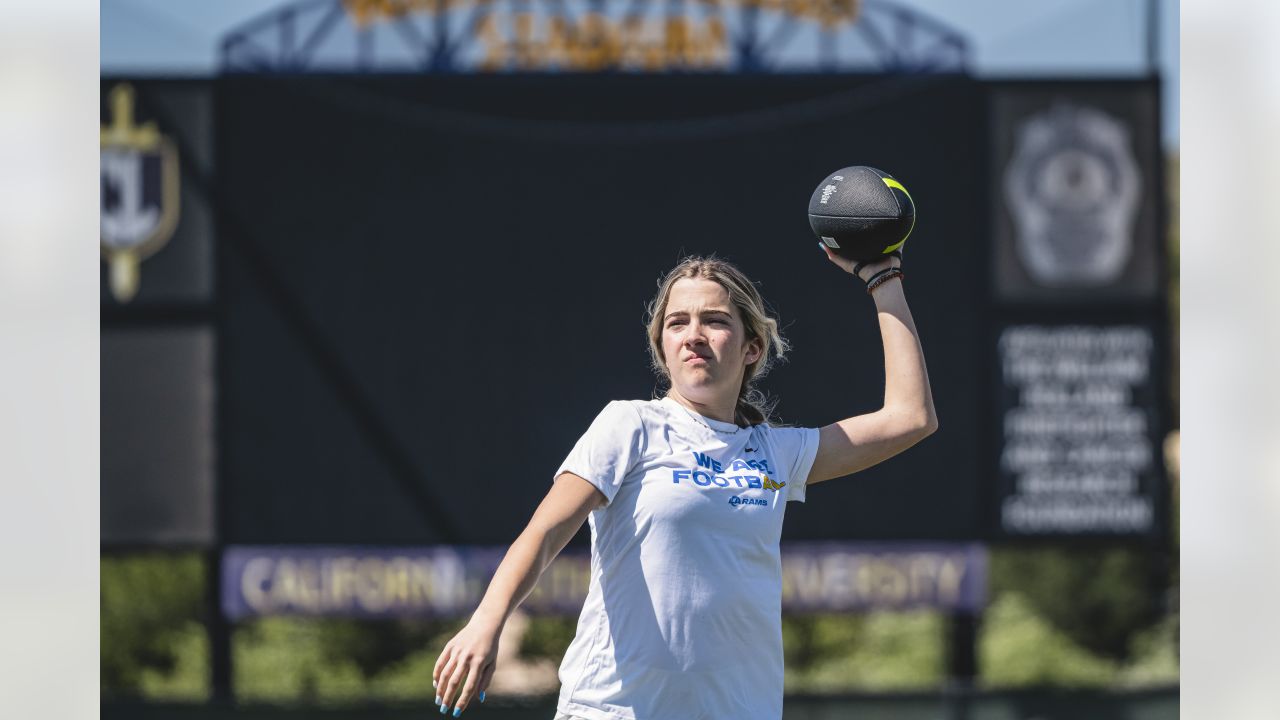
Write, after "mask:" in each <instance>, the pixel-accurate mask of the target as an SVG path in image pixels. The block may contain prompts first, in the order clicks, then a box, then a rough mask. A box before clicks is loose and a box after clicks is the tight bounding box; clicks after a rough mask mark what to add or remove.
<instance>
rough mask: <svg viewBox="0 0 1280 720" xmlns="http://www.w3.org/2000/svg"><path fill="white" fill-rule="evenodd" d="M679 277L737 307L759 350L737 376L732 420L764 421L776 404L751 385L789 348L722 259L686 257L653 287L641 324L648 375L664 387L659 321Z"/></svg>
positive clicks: (753, 293) (760, 301) (756, 294)
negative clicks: (710, 287)
mask: <svg viewBox="0 0 1280 720" xmlns="http://www.w3.org/2000/svg"><path fill="white" fill-rule="evenodd" d="M684 279H702V280H711V281H713V282H716V283H718V284H719V285H720V287H722V288H724V289H725V291H726V292H728V293H729V300H730V302H732V303H733V305H734V306H735V307H737V308H738V315H739V316H740V317H741V318H742V324H743V326H744V327H745V328H746V333H747V342H750V341H752V340H759V341H760V343H761V346H762V347H761V350H762V352H761V353H760V357H759V359H757V360H756V361H755V362H753V363H751V364H749V365H747V367H746V370H745V372H743V374H742V387H741V388H739V390H738V401H737V403H736V405H735V407H734V411H733V421H734V423H735V424H737V425H739V426H742V427H747V426H750V425H759V424H760V423H763V422H767V421H768V420H769V416H770V414H772V412H773V407H774V405H775V404H776V401H773V400H770V399H769V398H768V397H767V396H766V395H765V394H764V393H763V392H761V391H760V390H759V389H758V388H756V387H755V383H756V381H757V380H759V379H760V378H762V377H764V376H765V374H767V373H768V372H769V369H770V368H772V367H773V364H774V362H776V361H778V360H781V359H782V358H783V357H784V356H785V355H786V352H787V350H788V349H790V347H791V346H790V344H789V343H788V342H787V341H786V340H785V339H784V338H783V337H782V335H781V333H779V331H778V321H777V320H776V319H775V318H772V317H770V316H769V314H768V311H767V309H766V308H765V304H764V298H762V297H761V296H760V291H758V290H757V289H756V286H755V285H754V284H753V283H752V282H751V280H749V279H748V278H747V276H746V275H744V274H743V273H742V271H741V270H739V269H738V268H737V267H735V266H734V265H733V264H732V263H730V262H728V261H727V260H721V259H719V258H717V257H715V256H714V255H712V256H710V257H687V258H685V259H684V260H682V261H680V264H679V265H676V266H675V267H674V268H672V270H671V272H669V273H667V276H666V277H665V278H663V279H662V281H661V282H659V283H658V294H657V295H656V296H654V298H653V300H652V301H650V303H649V307H648V315H647V318H646V320H645V324H646V325H647V326H648V330H649V357H650V359H651V360H652V361H653V370H654V372H655V373H657V374H658V376H659V377H660V378H662V379H663V380H665V381H666V382H667V385H668V386H670V384H671V375H670V374H669V373H668V372H667V363H666V358H665V357H664V356H663V352H662V325H663V323H662V320H663V316H664V315H666V310H667V301H668V300H669V299H670V298H671V288H672V287H674V286H675V284H676V281H678V280H684Z"/></svg>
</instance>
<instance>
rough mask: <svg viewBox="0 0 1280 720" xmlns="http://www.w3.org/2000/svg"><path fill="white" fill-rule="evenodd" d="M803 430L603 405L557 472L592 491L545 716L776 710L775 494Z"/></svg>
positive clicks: (801, 450) (796, 495)
mask: <svg viewBox="0 0 1280 720" xmlns="http://www.w3.org/2000/svg"><path fill="white" fill-rule="evenodd" d="M817 450H818V431H817V430H816V429H813V428H775V427H771V426H769V425H767V424H765V425H756V426H754V427H750V428H738V427H737V426H736V425H733V424H732V423H725V422H720V421H717V420H713V419H711V418H707V417H703V416H701V415H697V414H695V413H693V412H692V411H690V410H688V409H686V408H685V407H684V406H682V405H680V404H679V403H677V402H676V401H674V400H672V399H670V398H663V399H661V400H650V401H643V400H628V401H619V400H615V401H613V402H611V403H609V404H608V405H607V406H605V408H604V410H603V411H601V413H600V415H599V416H598V417H597V418H596V419H595V421H594V422H593V423H592V424H591V427H590V429H588V430H587V432H586V434H585V435H583V436H582V438H581V439H579V440H578V443H577V445H575V446H574V448H573V451H572V452H570V453H569V457H568V458H566V459H565V461H564V463H563V464H562V465H561V466H560V468H559V469H558V470H556V473H555V475H556V476H557V477H558V476H559V475H560V473H562V472H572V473H574V474H575V475H580V476H582V477H583V478H585V479H587V480H588V481H590V482H591V484H593V485H595V486H596V487H597V488H599V489H600V492H602V493H604V495H605V497H606V498H608V499H609V503H608V504H607V505H605V506H603V507H601V508H598V509H596V510H594V511H593V512H592V513H591V515H590V517H589V519H588V523H589V524H590V526H591V583H590V589H589V590H588V592H587V599H586V602H585V603H584V605H583V607H582V615H581V617H580V618H579V620H578V629H577V634H576V635H575V637H574V639H573V642H572V643H571V644H570V645H569V649H568V650H567V651H566V652H565V657H564V662H563V663H562V664H561V665H560V683H561V689H560V701H559V704H558V709H559V711H560V712H563V713H568V714H570V715H576V716H580V717H583V718H586V719H587V720H617V719H619V718H626V719H627V720H727V719H732V720H755V719H759V720H778V718H780V717H782V671H783V668H782V564H781V560H780V558H779V554H778V539H779V537H780V536H781V533H782V516H783V513H784V512H785V510H786V504H787V501H788V500H799V501H803V500H804V493H805V484H804V483H805V479H806V478H807V477H808V475H809V469H810V468H811V467H812V466H813V459H814V456H815V454H816V453H817Z"/></svg>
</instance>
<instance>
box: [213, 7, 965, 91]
mask: <svg viewBox="0 0 1280 720" xmlns="http://www.w3.org/2000/svg"><path fill="white" fill-rule="evenodd" d="M966 56H967V43H966V41H965V39H964V38H963V37H962V36H961V35H960V34H959V33H958V32H956V31H955V30H954V29H952V28H949V27H947V26H946V25H944V24H943V23H941V22H939V21H937V20H934V19H932V18H929V17H927V16H925V15H923V14H922V13H919V12H918V11H916V10H914V9H912V8H910V7H908V6H906V5H904V4H901V3H899V2H895V1H894V0H689V2H682V3H657V2H625V1H624V0H564V1H563V2H558V3H527V2H501V3H500V2H495V1H494V0H316V1H314V2H308V1H306V0H299V1H298V2H294V3H289V4H285V5H283V6H280V7H278V8H276V9H273V10H271V11H269V12H268V13H265V14H263V15H261V16H259V17H257V18H254V19H252V20H250V21H248V22H246V23H244V24H243V25H241V26H239V27H237V28H234V29H232V30H231V31H230V32H229V33H228V34H227V35H226V37H224V38H223V40H222V66H223V70H224V72H237V73H239V72H250V73H261V72H268V73H270V72H280V71H287V72H291V73H296V72H308V71H315V72H324V73H333V72H351V71H355V72H384V71H396V72H405V71H416V72H439V73H455V72H600V71H626V72H667V71H673V70H676V71H679V70H692V71H716V72H726V71H727V72H733V71H752V72H758V71H771V70H785V71H788V72H791V71H807V72H814V71H818V72H835V71H840V72H848V71H858V72H866V71H868V70H871V71H887V72H903V71H911V72H930V71H942V72H956V71H958V70H961V69H962V68H963V67H964V66H965V64H966Z"/></svg>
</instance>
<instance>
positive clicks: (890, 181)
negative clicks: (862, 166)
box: [880, 178, 916, 255]
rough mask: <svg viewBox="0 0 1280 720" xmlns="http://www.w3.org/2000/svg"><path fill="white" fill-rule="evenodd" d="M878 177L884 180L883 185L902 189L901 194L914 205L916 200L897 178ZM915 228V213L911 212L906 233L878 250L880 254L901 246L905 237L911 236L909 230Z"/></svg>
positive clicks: (905, 239)
mask: <svg viewBox="0 0 1280 720" xmlns="http://www.w3.org/2000/svg"><path fill="white" fill-rule="evenodd" d="M880 179H881V180H883V181H884V184H885V185H888V186H889V187H891V188H897V189H899V190H901V191H902V194H903V195H906V196H907V199H908V200H911V205H912V207H913V208H914V207H915V204H916V201H915V200H914V199H912V197H911V193H909V192H907V189H906V188H905V187H903V186H902V183H900V182H898V181H897V180H894V179H893V178H880ZM915 229H916V215H915V213H914V212H913V213H911V227H909V228H907V234H906V235H903V236H902V239H901V240H899V241H898V242H896V243H894V244H893V245H890V246H888V247H886V248H885V249H883V250H881V251H880V254H881V255H887V254H889V253H891V252H893V251H894V250H897V249H898V248H900V247H902V244H903V243H905V242H906V241H907V238H909V237H911V231H912V230H915Z"/></svg>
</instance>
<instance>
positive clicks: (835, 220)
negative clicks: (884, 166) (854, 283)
mask: <svg viewBox="0 0 1280 720" xmlns="http://www.w3.org/2000/svg"><path fill="white" fill-rule="evenodd" d="M915 224H916V206H915V203H914V202H912V201H911V195H910V193H908V192H907V189H906V188H905V187H903V186H902V183H900V182H898V181H897V180H895V179H894V178H893V176H892V175H890V174H889V173H887V172H884V171H883V170H877V169H875V168H873V167H867V166H865V165H855V166H853V167H847V168H842V169H840V170H837V171H835V172H833V173H831V174H830V175H828V176H827V178H826V179H825V180H823V181H822V182H821V183H820V184H819V185H818V189H817V190H814V191H813V197H811V198H809V227H811V228H813V232H814V233H816V234H817V235H818V239H819V240H821V241H822V242H823V244H824V245H826V246H827V247H829V248H831V251H832V252H834V253H836V254H837V255H840V256H841V257H845V258H848V259H850V260H857V261H859V262H862V261H868V260H876V259H879V258H882V257H884V256H886V255H889V254H891V253H893V252H895V251H897V252H898V253H899V254H901V250H902V246H903V243H905V242H906V241H907V236H908V235H910V234H911V229H912V228H914V227H915Z"/></svg>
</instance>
